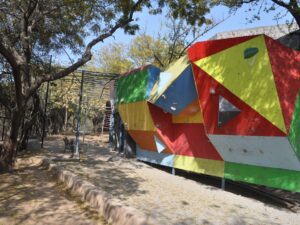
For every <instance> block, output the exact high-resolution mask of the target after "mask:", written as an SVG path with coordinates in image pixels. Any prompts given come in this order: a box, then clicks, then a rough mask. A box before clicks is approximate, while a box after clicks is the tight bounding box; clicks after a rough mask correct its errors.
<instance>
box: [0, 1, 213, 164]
mask: <svg viewBox="0 0 300 225" xmlns="http://www.w3.org/2000/svg"><path fill="white" fill-rule="evenodd" d="M209 4H210V3H209V2H206V1H197V0H181V1H177V0H165V1H164V0H157V1H150V0H135V1H134V0H122V1H120V0H105V1H98V0H47V1H46V0H0V54H1V56H2V57H3V60H4V61H5V63H7V64H9V67H10V68H9V69H10V71H11V73H12V76H13V81H14V91H15V93H14V107H12V108H11V109H12V112H11V115H12V119H11V126H10V130H9V133H8V136H7V138H6V139H5V141H4V146H3V148H4V150H3V151H2V153H1V156H0V169H1V168H2V169H4V168H9V169H11V168H12V165H13V158H14V152H15V149H16V146H17V139H18V135H19V129H20V126H21V123H22V121H23V120H24V116H25V114H26V112H27V111H28V110H33V108H34V107H30V106H29V105H30V102H34V100H33V98H34V96H35V95H36V93H37V90H38V88H39V87H40V86H41V84H42V83H44V82H48V81H53V80H56V79H59V78H62V77H64V76H67V75H68V74H70V73H71V72H73V71H75V70H76V69H78V68H79V67H80V66H82V65H84V64H85V63H87V62H88V61H89V60H91V58H92V48H93V47H94V46H95V45H96V44H98V43H99V42H103V41H104V40H105V39H106V38H108V37H110V36H112V35H113V34H114V32H115V31H117V30H118V29H124V30H125V32H127V33H129V34H134V32H135V31H136V30H137V29H138V25H137V24H136V23H135V21H134V17H133V15H134V13H135V12H136V11H141V10H142V9H143V7H148V8H149V9H150V13H154V14H156V13H160V12H161V10H162V8H163V7H165V6H168V10H169V11H170V13H171V15H172V16H173V17H174V18H184V19H185V20H187V21H188V23H190V24H197V25H199V26H201V24H203V22H204V21H205V15H206V14H207V13H208V12H209V7H210V5H209ZM88 36H90V37H92V40H91V41H90V42H89V43H87V44H85V42H84V39H85V38H86V37H88ZM64 49H69V50H71V51H72V52H73V53H74V54H77V55H78V56H79V57H78V59H77V60H75V61H74V63H72V65H70V66H68V67H66V68H61V69H58V68H56V69H53V70H51V72H49V68H48V66H47V65H48V63H47V60H48V59H49V55H50V54H53V53H61V51H63V50H64ZM27 114H28V113H27ZM29 114H30V113H29Z"/></svg>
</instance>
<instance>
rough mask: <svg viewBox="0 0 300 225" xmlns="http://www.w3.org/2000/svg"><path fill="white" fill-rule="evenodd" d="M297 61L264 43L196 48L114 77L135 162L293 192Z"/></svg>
mask: <svg viewBox="0 0 300 225" xmlns="http://www.w3.org/2000/svg"><path fill="white" fill-rule="evenodd" d="M299 61H300V53H299V52H297V51H295V50H292V49H289V48H287V47H285V46H283V45H282V44H280V43H279V42H277V41H275V40H273V39H271V38H269V37H267V36H264V35H258V36H249V37H241V38H231V39H224V40H211V41H204V42H198V43H196V44H194V45H192V46H191V47H190V48H189V49H188V54H187V55H186V56H184V57H182V58H180V59H179V60H178V61H176V62H175V63H174V64H172V65H171V66H170V67H169V68H168V69H166V71H164V72H160V71H159V69H158V68H155V67H154V66H146V67H142V68H139V69H137V70H134V71H131V72H129V73H127V74H125V75H123V76H121V77H120V79H119V80H118V83H117V91H116V93H117V105H118V110H119V112H120V115H121V118H122V120H123V121H124V123H125V126H126V129H127V130H128V131H129V133H130V135H131V137H132V138H133V139H134V140H135V142H136V143H137V158H138V159H140V160H143V161H148V162H151V163H156V164H160V165H164V166H169V167H173V168H179V169H183V170H187V171H192V172H196V173H203V174H207V175H212V176H217V177H225V178H226V179H231V180H237V181H243V182H248V183H254V184H260V185H266V186H270V187H275V188H282V189H286V190H291V191H298V192H300V161H299V160H300V119H299V116H300V100H299V99H298V98H300V97H298V95H299V90H300V64H299V63H298V62H299Z"/></svg>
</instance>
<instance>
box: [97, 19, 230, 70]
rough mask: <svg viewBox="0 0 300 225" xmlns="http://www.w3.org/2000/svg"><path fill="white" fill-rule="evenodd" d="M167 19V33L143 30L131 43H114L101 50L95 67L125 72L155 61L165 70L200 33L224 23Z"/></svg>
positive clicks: (207, 20)
mask: <svg viewBox="0 0 300 225" xmlns="http://www.w3.org/2000/svg"><path fill="white" fill-rule="evenodd" d="M167 17H169V18H170V19H168V20H167V21H166V23H165V24H162V26H165V29H164V30H165V31H164V32H161V31H160V32H158V34H157V35H153V36H150V35H148V34H146V31H143V32H141V33H140V34H139V35H138V36H136V37H135V38H134V39H133V40H132V41H131V42H130V43H129V44H127V45H125V44H122V43H112V44H110V45H108V46H105V47H103V48H101V49H100V51H99V53H98V54H97V55H96V57H95V58H94V60H93V63H94V67H97V66H98V67H99V69H100V70H101V71H103V72H115V73H120V74H122V73H125V72H127V71H129V70H131V69H134V68H138V67H141V66H144V65H148V64H152V65H154V66H156V67H159V68H160V69H162V70H164V69H165V68H167V67H168V66H169V65H170V64H171V63H172V62H174V61H176V60H177V59H179V58H180V57H182V56H183V55H184V54H186V50H187V48H188V47H189V46H190V45H191V44H193V43H194V42H195V41H196V40H197V39H198V38H199V37H200V36H202V35H204V34H205V33H206V32H208V31H210V30H211V29H213V28H214V27H215V26H217V25H219V24H220V23H222V22H223V21H224V20H226V18H223V19H221V20H218V21H217V20H213V19H206V20H205V24H203V25H202V27H198V26H195V25H190V24H188V23H187V22H186V21H184V20H182V19H174V18H171V17H170V16H167Z"/></svg>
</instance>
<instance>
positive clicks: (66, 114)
mask: <svg viewBox="0 0 300 225" xmlns="http://www.w3.org/2000/svg"><path fill="white" fill-rule="evenodd" d="M65 110H66V111H65V122H64V131H65V132H66V131H67V128H68V105H67V104H66V107H65Z"/></svg>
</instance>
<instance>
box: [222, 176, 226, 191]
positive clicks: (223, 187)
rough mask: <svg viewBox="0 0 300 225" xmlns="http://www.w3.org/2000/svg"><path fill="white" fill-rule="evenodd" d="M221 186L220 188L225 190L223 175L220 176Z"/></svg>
mask: <svg viewBox="0 0 300 225" xmlns="http://www.w3.org/2000/svg"><path fill="white" fill-rule="evenodd" d="M221 188H222V190H225V178H224V177H223V178H222V181H221Z"/></svg>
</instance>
